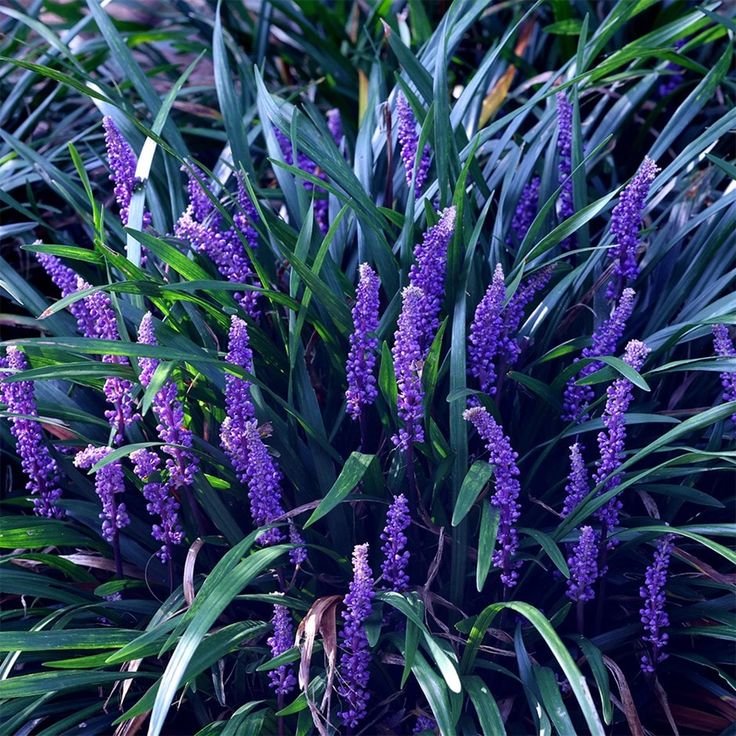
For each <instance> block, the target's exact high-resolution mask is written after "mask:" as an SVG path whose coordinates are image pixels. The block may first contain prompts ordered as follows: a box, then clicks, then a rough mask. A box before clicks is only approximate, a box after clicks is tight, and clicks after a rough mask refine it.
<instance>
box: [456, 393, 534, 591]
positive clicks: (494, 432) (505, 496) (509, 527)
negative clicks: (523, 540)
mask: <svg viewBox="0 0 736 736" xmlns="http://www.w3.org/2000/svg"><path fill="white" fill-rule="evenodd" d="M463 417H464V418H465V420H466V421H468V422H471V423H472V424H473V426H474V427H475V428H476V430H477V431H478V434H479V435H480V436H481V438H482V439H483V441H484V442H485V443H486V450H487V451H488V462H489V463H490V464H491V465H493V469H494V477H495V482H496V492H495V493H494V494H493V496H492V498H491V504H492V505H493V506H494V507H495V508H496V509H497V510H498V532H497V535H496V551H495V552H494V553H493V564H494V566H495V567H497V568H498V569H499V570H500V571H501V582H502V583H503V584H504V585H505V586H506V587H507V588H513V587H514V585H516V582H517V580H518V577H519V567H520V566H521V563H520V562H519V561H518V560H513V559H512V558H513V556H514V555H515V554H516V552H517V550H518V548H519V536H518V532H517V530H516V522H517V520H518V519H519V517H520V516H521V504H520V503H519V494H520V492H521V485H520V483H519V480H518V476H519V468H518V466H517V464H516V460H517V457H518V455H517V453H516V452H514V450H513V448H512V447H511V441H510V440H509V438H508V437H507V436H506V435H505V434H504V431H503V427H501V425H500V424H498V423H497V422H496V420H495V419H494V418H493V417H492V416H491V415H490V414H489V413H488V411H487V410H486V409H484V408H483V407H480V406H474V407H471V408H470V409H466V411H465V413H464V414H463Z"/></svg>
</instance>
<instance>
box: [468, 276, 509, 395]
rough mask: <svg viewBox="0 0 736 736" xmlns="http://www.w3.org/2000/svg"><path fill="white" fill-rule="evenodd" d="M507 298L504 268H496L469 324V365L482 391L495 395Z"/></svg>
mask: <svg viewBox="0 0 736 736" xmlns="http://www.w3.org/2000/svg"><path fill="white" fill-rule="evenodd" d="M505 298H506V285H505V283H504V275H503V268H502V267H501V264H500V263H499V264H497V265H496V270H495V271H494V272H493V280H492V281H491V283H490V285H489V286H488V289H487V290H486V293H485V295H484V296H483V299H481V301H480V304H478V307H477V308H476V310H475V316H474V317H473V323H472V324H471V325H470V345H469V346H468V364H469V371H470V374H471V375H472V376H474V377H475V378H477V379H478V382H479V384H480V390H481V391H483V392H484V393H487V394H490V395H491V396H493V395H494V394H495V393H496V365H495V360H496V357H497V355H498V351H499V347H500V344H501V337H502V333H503V316H502V312H503V303H504V299H505Z"/></svg>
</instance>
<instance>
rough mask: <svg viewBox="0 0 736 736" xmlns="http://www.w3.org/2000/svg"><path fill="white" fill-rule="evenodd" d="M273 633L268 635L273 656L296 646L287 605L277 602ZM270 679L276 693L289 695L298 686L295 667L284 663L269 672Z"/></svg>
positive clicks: (274, 608)
mask: <svg viewBox="0 0 736 736" xmlns="http://www.w3.org/2000/svg"><path fill="white" fill-rule="evenodd" d="M271 623H272V625H273V634H272V635H271V636H269V637H268V640H267V644H268V646H269V647H271V656H272V657H278V656H279V654H283V653H284V652H285V651H287V650H288V649H291V647H293V646H294V622H293V621H292V620H291V614H290V613H289V609H288V608H287V607H286V606H282V605H279V604H276V605H275V606H274V607H273V618H272V619H271ZM268 679H269V681H270V682H271V687H272V688H273V689H274V692H275V693H276V695H288V694H289V693H290V692H291V691H292V690H294V688H295V687H296V677H295V676H294V668H293V667H292V666H291V665H288V664H282V665H281V667H277V668H276V669H275V670H271V671H270V672H269V673H268Z"/></svg>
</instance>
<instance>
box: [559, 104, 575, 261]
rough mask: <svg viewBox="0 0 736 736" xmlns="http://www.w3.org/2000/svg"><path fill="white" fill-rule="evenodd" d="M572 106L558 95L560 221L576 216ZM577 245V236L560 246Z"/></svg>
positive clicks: (571, 237)
mask: <svg viewBox="0 0 736 736" xmlns="http://www.w3.org/2000/svg"><path fill="white" fill-rule="evenodd" d="M572 112H573V111H572V105H571V104H570V100H568V99H567V95H566V94H565V93H564V92H558V93H557V127H558V132H557V151H558V153H559V163H558V165H557V171H558V173H559V176H560V185H561V187H562V188H561V190H560V200H559V205H558V209H557V214H558V216H559V218H560V221H562V220H566V219H567V218H568V217H572V215H574V214H575V204H574V202H573V193H572ZM574 244H575V236H574V235H570V236H568V237H567V238H565V239H564V240H563V241H562V243H560V245H561V246H562V248H563V249H564V250H568V249H569V248H571V247H572V246H573V245H574Z"/></svg>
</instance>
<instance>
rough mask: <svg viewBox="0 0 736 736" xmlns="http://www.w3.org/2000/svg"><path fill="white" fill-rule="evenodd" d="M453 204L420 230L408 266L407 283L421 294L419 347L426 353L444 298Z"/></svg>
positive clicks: (452, 233) (453, 214) (453, 219)
mask: <svg viewBox="0 0 736 736" xmlns="http://www.w3.org/2000/svg"><path fill="white" fill-rule="evenodd" d="M455 214H456V213H455V207H448V208H447V209H445V210H443V211H442V213H441V214H440V219H439V222H438V223H437V224H436V225H435V226H434V227H431V228H429V230H427V232H426V233H424V238H423V239H422V242H421V243H420V244H419V245H418V246H417V247H416V249H415V251H414V258H415V263H413V264H412V266H411V268H410V269H409V284H410V285H411V286H416V287H419V288H420V289H421V290H422V291H423V292H424V296H425V302H424V305H423V308H422V315H421V330H422V337H421V343H422V349H423V350H424V351H425V352H426V351H427V350H428V349H429V346H430V344H431V343H432V340H433V338H434V335H435V332H437V328H438V327H439V324H440V320H439V314H440V309H441V307H442V300H443V299H444V298H445V271H446V269H447V247H448V246H449V245H450V241H451V240H452V236H453V235H454V233H455Z"/></svg>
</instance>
